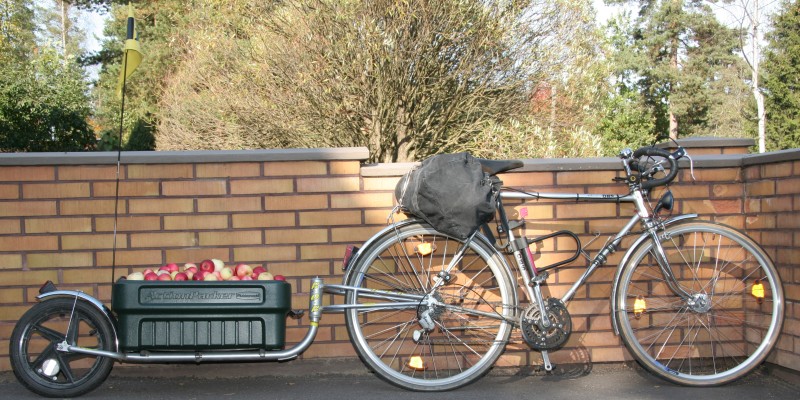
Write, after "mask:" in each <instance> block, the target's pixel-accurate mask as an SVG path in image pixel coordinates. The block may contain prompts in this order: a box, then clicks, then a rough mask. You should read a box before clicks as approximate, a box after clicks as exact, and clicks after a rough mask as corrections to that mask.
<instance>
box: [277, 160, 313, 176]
mask: <svg viewBox="0 0 800 400" xmlns="http://www.w3.org/2000/svg"><path fill="white" fill-rule="evenodd" d="M327 172H328V164H327V163H326V162H324V161H273V162H265V163H264V176H305V175H325V174H327Z"/></svg>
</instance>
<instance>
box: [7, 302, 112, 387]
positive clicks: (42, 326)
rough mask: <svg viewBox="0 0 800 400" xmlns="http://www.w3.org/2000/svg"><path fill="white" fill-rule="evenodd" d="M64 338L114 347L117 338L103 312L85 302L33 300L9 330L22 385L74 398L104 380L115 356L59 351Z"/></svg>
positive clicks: (88, 345)
mask: <svg viewBox="0 0 800 400" xmlns="http://www.w3.org/2000/svg"><path fill="white" fill-rule="evenodd" d="M73 306H74V315H73V313H72V312H73ZM71 315H73V317H72V324H71V325H70V316H71ZM69 327H71V328H69ZM64 340H66V341H67V342H68V343H70V344H71V345H77V346H80V347H86V348H93V349H98V350H105V351H113V349H112V345H113V343H114V340H115V338H114V334H113V330H112V327H111V325H110V324H109V322H108V321H107V319H106V317H105V316H104V315H102V314H101V312H100V310H98V309H97V308H95V307H94V306H92V305H90V304H88V303H86V302H85V301H81V300H78V301H77V302H76V301H75V299H71V298H54V299H49V300H45V301H42V302H41V303H37V304H36V305H34V306H33V307H31V308H30V309H29V310H28V311H27V312H26V313H25V314H24V315H23V316H22V318H20V320H19V322H17V325H16V326H15V327H14V330H13V332H12V333H11V343H10V345H9V358H10V359H11V368H12V370H13V371H14V375H15V376H16V377H17V379H18V380H19V381H20V383H22V385H23V386H25V387H26V388H28V389H29V390H31V391H32V392H34V393H36V394H39V395H41V396H45V397H76V396H80V395H82V394H86V393H88V392H90V391H92V390H94V389H96V388H97V387H98V386H100V385H101V384H102V383H103V381H105V379H106V378H107V377H108V374H109V373H111V368H112V367H113V365H114V360H113V359H111V358H107V357H95V356H90V355H85V354H78V353H63V352H59V351H58V350H56V349H55V346H56V344H58V343H61V342H62V341H64ZM53 361H55V363H56V364H53ZM46 363H49V366H48V365H47V364H46ZM55 365H57V367H55ZM48 370H49V372H45V371H48Z"/></svg>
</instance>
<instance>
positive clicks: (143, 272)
mask: <svg viewBox="0 0 800 400" xmlns="http://www.w3.org/2000/svg"><path fill="white" fill-rule="evenodd" d="M153 272H155V271H153V270H152V269H150V268H145V269H144V271H142V275H147V274H151V273H153Z"/></svg>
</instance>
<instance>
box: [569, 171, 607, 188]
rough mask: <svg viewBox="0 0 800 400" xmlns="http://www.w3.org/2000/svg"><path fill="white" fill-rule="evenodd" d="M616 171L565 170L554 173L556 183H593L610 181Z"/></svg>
mask: <svg viewBox="0 0 800 400" xmlns="http://www.w3.org/2000/svg"><path fill="white" fill-rule="evenodd" d="M616 176H617V172H616V171H567V172H557V173H556V184H557V185H595V184H598V183H601V184H605V183H609V182H612V179H613V178H615V177H616Z"/></svg>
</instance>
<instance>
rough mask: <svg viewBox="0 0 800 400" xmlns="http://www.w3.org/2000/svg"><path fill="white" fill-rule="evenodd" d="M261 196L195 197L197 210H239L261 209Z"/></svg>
mask: <svg viewBox="0 0 800 400" xmlns="http://www.w3.org/2000/svg"><path fill="white" fill-rule="evenodd" d="M261 209H262V208H261V197H220V198H208V199H197V211H199V212H239V211H259V210H261Z"/></svg>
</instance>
